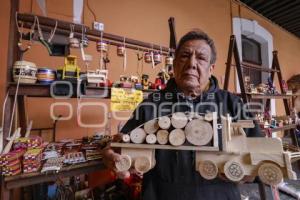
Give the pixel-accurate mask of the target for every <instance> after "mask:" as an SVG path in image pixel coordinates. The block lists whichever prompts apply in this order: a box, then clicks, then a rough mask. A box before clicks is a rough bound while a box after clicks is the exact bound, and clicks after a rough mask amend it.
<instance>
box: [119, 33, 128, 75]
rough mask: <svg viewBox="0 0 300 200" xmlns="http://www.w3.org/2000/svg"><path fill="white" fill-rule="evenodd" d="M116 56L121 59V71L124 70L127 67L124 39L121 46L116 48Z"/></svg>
mask: <svg viewBox="0 0 300 200" xmlns="http://www.w3.org/2000/svg"><path fill="white" fill-rule="evenodd" d="M117 55H118V56H122V57H123V71H125V70H126V66H127V54H126V45H125V37H124V39H123V45H120V46H118V47H117Z"/></svg>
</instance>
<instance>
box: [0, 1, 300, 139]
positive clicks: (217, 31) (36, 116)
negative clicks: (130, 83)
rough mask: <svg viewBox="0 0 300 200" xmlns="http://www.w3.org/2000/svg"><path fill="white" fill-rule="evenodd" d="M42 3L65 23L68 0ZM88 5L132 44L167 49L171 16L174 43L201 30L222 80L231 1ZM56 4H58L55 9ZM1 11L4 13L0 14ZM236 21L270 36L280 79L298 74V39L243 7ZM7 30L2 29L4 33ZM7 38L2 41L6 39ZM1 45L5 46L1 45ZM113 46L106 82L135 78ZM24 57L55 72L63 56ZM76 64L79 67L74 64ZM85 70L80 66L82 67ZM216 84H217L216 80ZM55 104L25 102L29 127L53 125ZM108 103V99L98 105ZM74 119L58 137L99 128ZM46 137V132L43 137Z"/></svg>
mask: <svg viewBox="0 0 300 200" xmlns="http://www.w3.org/2000/svg"><path fill="white" fill-rule="evenodd" d="M21 2H22V3H21V11H22V12H33V13H35V14H39V15H41V11H40V10H39V8H38V6H37V4H36V3H35V1H33V2H31V0H22V1H21ZM46 2H47V12H48V15H49V17H54V18H59V19H63V20H67V21H71V19H72V16H71V15H72V1H70V0H66V1H59V0H51V1H46ZM89 4H90V7H91V8H92V9H93V10H94V12H95V13H96V17H97V20H99V21H101V22H103V23H104V24H105V31H106V32H109V33H113V34H118V35H122V36H124V37H128V38H134V39H137V40H141V41H145V42H150V43H154V44H161V45H163V46H168V42H169V29H168V23H167V20H168V18H169V17H170V16H173V17H175V20H176V32H177V38H178V39H179V38H180V37H181V36H182V35H183V34H184V33H186V32H187V31H189V30H191V29H192V28H201V29H203V30H205V31H206V32H207V33H208V34H209V35H211V37H212V38H213V39H214V40H215V43H216V47H217V51H218V59H217V65H216V69H215V75H216V77H217V78H218V79H219V81H220V80H221V77H222V76H224V74H225V64H224V63H225V62H226V57H227V51H228V45H229V36H230V35H231V21H232V20H231V14H230V11H231V10H232V16H239V12H238V5H237V4H236V3H234V2H232V6H231V3H230V0H215V1H208V0H188V1H182V0H164V1H160V0H153V1H150V2H149V1H145V0H130V1H124V0H101V1H96V0H89ZM58 5H59V6H58ZM8 7H9V4H8V3H7V2H5V3H4V6H2V7H1V8H0V9H1V12H0V15H1V18H0V20H1V21H0V23H1V27H7V26H8V23H7V21H8V18H9V9H8ZM2 11H3V12H2ZM240 15H241V16H240V17H243V18H248V19H253V20H256V21H258V23H259V24H260V25H261V26H263V27H265V28H266V29H267V30H268V31H270V32H271V34H272V35H273V38H274V49H276V50H278V51H279V59H280V64H281V66H282V71H283V77H284V79H286V80H287V79H288V78H289V77H291V76H292V75H293V74H296V73H298V72H297V66H298V65H299V64H298V63H299V62H300V51H299V50H300V40H299V38H296V37H295V36H293V35H291V34H289V33H287V32H285V31H283V30H282V29H281V28H279V27H278V26H276V25H274V24H272V23H270V22H269V21H267V20H266V19H264V18H262V17H261V16H258V15H256V14H255V13H253V12H252V11H250V10H248V9H247V8H244V7H241V12H240ZM93 20H94V19H93V16H92V14H91V12H90V11H89V10H88V9H87V7H86V6H85V9H84V24H85V25H88V26H91V24H92V21H93ZM3 30H7V29H3ZM7 35H8V33H7V31H3V37H1V38H0V41H1V48H0V49H1V60H0V62H1V66H0V67H1V75H0V76H1V77H0V79H1V85H0V86H1V93H0V97H2V98H3V94H4V93H3V91H4V86H3V84H4V77H5V66H6V65H5V63H6V60H5V59H6V58H5V55H6V53H5V52H6V50H7V47H6V46H5V45H6V43H5V42H6V41H7ZM5 36H6V38H5ZM2 42H4V43H5V44H4V43H3V44H2ZM95 48H96V47H95V43H91V44H90V46H89V47H88V49H87V50H86V52H88V53H89V54H92V55H93V57H94V60H93V62H92V64H91V66H92V67H91V68H92V69H95V68H96V67H97V63H98V61H99V60H98V59H99V54H98V53H97V52H96V51H95ZM115 52H116V49H115V47H111V48H110V57H111V63H110V64H109V67H108V69H109V70H110V71H109V78H110V79H111V80H116V79H118V77H119V75H121V74H125V75H135V74H136V69H137V61H136V55H135V52H134V51H129V53H128V54H129V55H128V69H127V70H126V71H125V72H123V71H122V67H121V66H122V59H121V58H119V57H117V56H116V53H115ZM72 53H73V54H75V55H77V56H78V57H79V52H78V50H72ZM25 59H26V60H29V61H33V62H35V63H36V64H37V65H38V66H47V67H51V68H56V67H57V66H61V65H63V58H58V57H50V56H48V55H47V52H46V49H45V48H43V47H42V46H41V45H40V44H38V43H36V44H34V46H33V48H32V49H31V50H30V51H29V52H28V53H26V54H25ZM79 64H80V66H84V65H83V63H82V62H81V61H80V62H79ZM161 67H162V66H157V67H156V68H155V69H154V70H153V69H152V68H151V67H150V65H148V64H144V72H145V73H148V74H150V75H151V79H152V80H153V79H154V77H155V75H156V74H157V72H158V71H159V69H160V68H161ZM82 69H84V67H82ZM233 77H234V74H233V73H231V79H230V80H233ZM220 82H221V81H220ZM233 88H234V81H231V83H230V89H231V90H233ZM57 101H58V100H54V99H47V98H41V99H32V98H29V99H27V100H26V105H27V110H28V118H29V119H33V121H34V125H33V126H34V127H45V126H50V125H51V123H52V120H51V118H50V117H49V113H50V112H49V105H50V104H51V103H53V102H57ZM77 101H78V100H76V99H72V100H68V101H67V102H70V103H72V105H73V108H74V110H75V113H76V107H77V106H76V105H77ZM103 102H105V103H107V104H109V101H108V100H105V101H103ZM282 104H283V103H282V101H277V107H278V110H279V111H280V113H282V111H283V106H282ZM56 113H63V114H66V113H67V110H66V109H64V108H59V109H57V110H56ZM122 115H124V116H128V115H129V113H122ZM76 120H77V119H76V116H75V115H73V117H72V119H71V120H69V121H63V122H59V123H58V131H57V134H58V139H62V138H66V137H71V138H78V137H81V136H83V135H91V134H93V132H94V131H95V130H100V129H87V128H80V127H79V126H78V125H77V123H76ZM83 120H84V121H85V122H90V123H92V122H100V121H101V120H103V114H102V111H101V110H99V109H96V108H95V107H89V108H87V109H85V110H84V112H83ZM117 123H118V122H117V121H116V120H114V121H113V123H112V125H113V126H112V128H113V132H115V131H116V125H117ZM44 136H45V137H47V136H46V134H45V135H44Z"/></svg>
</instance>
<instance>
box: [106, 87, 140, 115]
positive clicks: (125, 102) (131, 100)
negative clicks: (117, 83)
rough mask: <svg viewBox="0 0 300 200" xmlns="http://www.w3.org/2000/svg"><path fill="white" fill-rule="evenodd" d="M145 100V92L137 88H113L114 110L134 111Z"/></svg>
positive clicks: (112, 108)
mask: <svg viewBox="0 0 300 200" xmlns="http://www.w3.org/2000/svg"><path fill="white" fill-rule="evenodd" d="M142 101H143V92H142V91H140V90H135V89H124V88H112V89H111V103H110V107H111V110H112V111H133V110H134V109H135V108H136V107H137V105H138V104H139V103H140V102H142Z"/></svg>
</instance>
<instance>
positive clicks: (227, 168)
mask: <svg viewBox="0 0 300 200" xmlns="http://www.w3.org/2000/svg"><path fill="white" fill-rule="evenodd" d="M224 173H225V176H226V177H227V178H228V179H229V180H231V181H234V182H238V181H240V180H242V179H243V177H244V175H245V170H244V168H243V166H242V164H241V163H239V162H237V161H234V160H231V161H227V162H226V163H225V165H224Z"/></svg>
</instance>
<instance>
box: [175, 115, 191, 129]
mask: <svg viewBox="0 0 300 200" xmlns="http://www.w3.org/2000/svg"><path fill="white" fill-rule="evenodd" d="M187 122H188V118H187V116H186V115H185V114H184V113H183V112H176V113H173V114H172V118H171V123H172V126H173V127H174V128H184V127H185V125H186V124H187Z"/></svg>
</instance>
